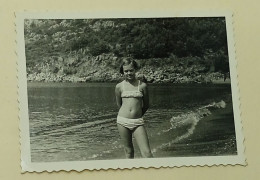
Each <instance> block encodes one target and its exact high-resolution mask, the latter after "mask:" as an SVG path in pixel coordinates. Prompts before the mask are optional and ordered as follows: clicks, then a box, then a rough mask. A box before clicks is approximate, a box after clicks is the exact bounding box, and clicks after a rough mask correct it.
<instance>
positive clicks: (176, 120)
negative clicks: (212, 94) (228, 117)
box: [152, 100, 226, 153]
mask: <svg viewBox="0 0 260 180" xmlns="http://www.w3.org/2000/svg"><path fill="white" fill-rule="evenodd" d="M225 107H226V103H225V102H224V101H223V100H221V101H220V102H218V103H216V102H213V103H211V104H209V105H206V106H203V107H200V108H198V109H197V110H195V111H191V112H188V113H184V114H180V115H178V116H175V117H172V118H171V119H170V124H171V127H170V128H169V129H166V130H163V131H162V132H159V133H157V135H161V134H162V133H167V132H169V131H171V130H173V129H177V128H180V127H183V126H187V125H189V126H190V127H189V129H188V130H187V131H186V132H185V133H184V134H182V135H181V136H178V137H176V138H175V139H174V140H172V141H170V142H168V143H164V144H162V145H160V146H159V147H156V148H154V149H152V153H155V152H157V150H158V149H162V148H165V147H169V146H171V145H172V144H174V143H177V142H179V141H181V140H183V139H186V138H188V137H189V136H190V135H192V134H193V133H194V130H195V129H196V126H197V124H198V122H199V121H200V120H201V119H202V118H203V117H206V116H209V115H210V114H211V112H210V110H209V109H208V108H225Z"/></svg>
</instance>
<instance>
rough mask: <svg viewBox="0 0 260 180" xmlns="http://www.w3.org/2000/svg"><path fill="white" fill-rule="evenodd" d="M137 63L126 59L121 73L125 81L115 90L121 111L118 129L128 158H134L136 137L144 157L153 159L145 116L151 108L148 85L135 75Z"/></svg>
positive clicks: (118, 118) (121, 67)
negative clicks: (133, 140) (133, 139)
mask: <svg viewBox="0 0 260 180" xmlns="http://www.w3.org/2000/svg"><path fill="white" fill-rule="evenodd" d="M137 67H138V66H137V63H136V62H135V61H134V60H132V59H129V58H128V59H124V60H123V62H122V65H121V66H120V73H121V74H123V75H124V78H125V80H123V81H122V82H121V83H118V84H117V85H116V88H115V94H116V102H117V105H118V107H119V108H120V109H119V112H118V116H117V127H118V131H119V134H120V136H121V138H122V141H123V145H124V149H125V154H126V157H127V158H134V147H133V142H132V136H134V137H135V140H136V142H137V145H138V146H139V149H140V151H141V154H142V157H147V158H148V157H152V153H151V149H150V145H149V141H148V137H147V133H146V130H145V127H144V120H143V115H144V114H145V112H146V111H147V109H148V107H149V97H148V91H147V85H146V84H145V83H144V82H142V81H140V80H137V78H136V76H135V73H136V70H137Z"/></svg>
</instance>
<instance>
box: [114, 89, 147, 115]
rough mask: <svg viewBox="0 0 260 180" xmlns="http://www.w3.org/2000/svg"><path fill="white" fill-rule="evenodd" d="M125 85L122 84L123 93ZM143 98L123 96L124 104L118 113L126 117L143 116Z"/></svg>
mask: <svg viewBox="0 0 260 180" xmlns="http://www.w3.org/2000/svg"><path fill="white" fill-rule="evenodd" d="M122 92H123V85H122V84H121V93H122ZM142 106H143V99H142V98H141V97H138V98H136V97H129V98H122V106H121V107H120V109H119V112H118V115H119V116H121V117H125V118H130V119H136V118H140V117H142Z"/></svg>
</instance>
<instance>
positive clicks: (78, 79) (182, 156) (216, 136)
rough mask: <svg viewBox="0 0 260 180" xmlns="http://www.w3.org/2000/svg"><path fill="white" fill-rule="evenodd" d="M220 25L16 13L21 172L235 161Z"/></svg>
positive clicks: (218, 19) (230, 75)
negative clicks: (17, 15)
mask: <svg viewBox="0 0 260 180" xmlns="http://www.w3.org/2000/svg"><path fill="white" fill-rule="evenodd" d="M229 18H230V17H229ZM228 21H230V19H228V18H227V15H225V14H224V15H219V16H203V17H202V16H190V17H189V16H183V17H174V16H172V17H169V16H162V17H160V16H156V17H124V18H121V17H120V16H118V17H85V18H82V17H81V16H80V17H78V18H69V17H68V16H64V18H63V17H60V16H58V18H57V17H55V16H53V18H49V17H48V18H46V17H42V18H40V17H39V16H37V17H34V16H30V15H27V16H26V15H24V14H23V15H20V18H18V22H19V23H18V41H21V42H18V45H20V46H19V50H18V65H19V64H20V65H19V73H20V74H19V76H22V77H20V80H19V82H20V86H24V87H22V88H20V90H19V96H22V97H23V98H21V99H20V109H22V110H21V114H20V124H21V125H20V130H21V149H22V165H23V164H27V165H24V168H23V167H22V168H23V169H24V170H25V171H26V170H28V171H32V170H36V171H37V170H38V171H43V170H46V168H47V167H53V168H52V170H57V169H58V170H62V169H69V170H71V169H76V170H79V169H100V168H101V169H102V168H103V169H107V168H122V167H161V166H171V167H174V166H181V165H186V166H188V165H214V164H243V163H244V157H243V151H244V150H243V136H242V134H241V132H240V131H241V122H240V121H241V120H240V112H239V108H238V107H239V104H238V103H239V101H238V99H239V96H238V94H237V93H238V89H237V81H236V76H237V75H236V70H235V68H236V67H235V64H236V63H235V59H234V57H235V56H234V54H233V53H234V52H232V51H233V46H234V44H231V45H230V43H232V42H233V41H232V38H233V37H229V36H230V35H232V32H231V33H230V32H229V31H232V29H230V28H229V26H228V24H232V22H228ZM229 38H231V40H230V41H229ZM230 47H231V48H230ZM19 55H20V56H19ZM24 114H25V115H24ZM129 159H132V160H129ZM75 162H79V163H80V164H81V165H82V166H81V167H80V168H77V167H76V166H73V164H75ZM99 162H100V163H99ZM101 162H102V163H101ZM70 163H71V164H70ZM175 163H176V164H175ZM41 164H42V166H41ZM91 164H93V166H91ZM104 164H105V166H104ZM120 164H122V166H121V165H120ZM123 164H124V165H123ZM125 164H127V165H125ZM34 165H35V168H34ZM29 166H30V167H29ZM90 166H91V167H92V168H91V167H90ZM39 169H40V170H39ZM47 169H48V168H47Z"/></svg>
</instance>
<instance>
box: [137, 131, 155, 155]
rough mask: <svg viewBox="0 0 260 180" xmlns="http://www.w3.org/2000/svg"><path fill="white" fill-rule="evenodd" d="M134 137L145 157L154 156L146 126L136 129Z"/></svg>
mask: <svg viewBox="0 0 260 180" xmlns="http://www.w3.org/2000/svg"><path fill="white" fill-rule="evenodd" d="M134 137H135V140H136V142H137V145H138V146H139V148H140V151H141V154H142V156H143V157H145V158H151V157H153V155H152V152H151V149H150V145H149V140H148V136H147V133H146V130H145V128H144V126H139V127H137V128H136V129H135V131H134Z"/></svg>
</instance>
